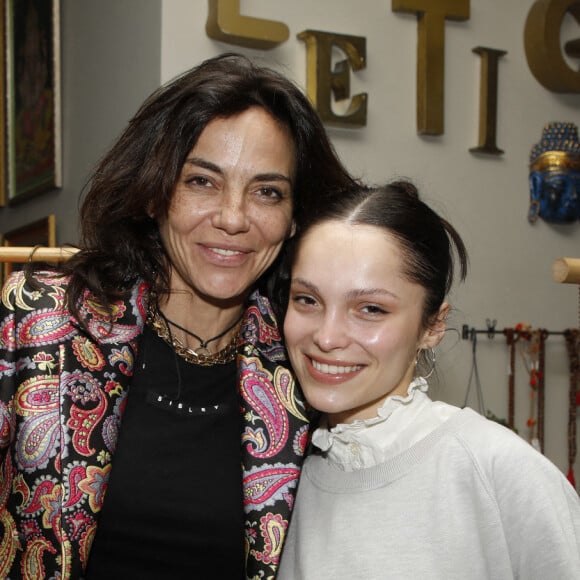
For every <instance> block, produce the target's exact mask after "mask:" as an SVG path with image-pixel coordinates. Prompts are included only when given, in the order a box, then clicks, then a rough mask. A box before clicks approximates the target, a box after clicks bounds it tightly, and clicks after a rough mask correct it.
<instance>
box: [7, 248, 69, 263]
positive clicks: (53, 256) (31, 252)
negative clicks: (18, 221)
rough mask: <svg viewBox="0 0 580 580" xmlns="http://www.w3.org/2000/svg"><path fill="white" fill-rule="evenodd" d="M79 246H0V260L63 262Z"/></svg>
mask: <svg viewBox="0 0 580 580" xmlns="http://www.w3.org/2000/svg"><path fill="white" fill-rule="evenodd" d="M78 251H79V248H73V247H72V246H71V247H62V248H59V247H55V248H48V247H44V246H0V262H64V261H65V260H68V259H69V258H71V257H72V256H74V255H75V254H76V253H77V252H78Z"/></svg>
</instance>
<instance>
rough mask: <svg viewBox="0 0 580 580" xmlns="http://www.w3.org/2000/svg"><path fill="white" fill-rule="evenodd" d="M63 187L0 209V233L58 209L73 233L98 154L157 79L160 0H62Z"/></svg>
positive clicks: (68, 236)
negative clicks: (80, 203) (84, 190)
mask: <svg viewBox="0 0 580 580" xmlns="http://www.w3.org/2000/svg"><path fill="white" fill-rule="evenodd" d="M61 54H62V57H61V62H62V64H61V77H62V143H63V187H62V189H60V190H57V191H53V192H47V193H43V194H40V195H39V196H37V197H35V198H32V199H29V200H27V201H25V202H22V203H21V204H19V205H15V206H13V207H12V206H7V207H4V208H0V232H2V233H4V232H7V231H10V230H12V229H15V228H17V227H20V226H22V225H25V224H28V223H30V222H33V221H35V220H37V219H41V218H43V217H45V216H47V215H48V214H51V213H54V214H55V215H56V230H57V243H58V244H62V243H74V242H76V241H77V239H78V226H77V224H78V222H77V209H78V198H79V194H80V192H81V189H82V186H83V184H84V182H85V181H86V178H87V176H88V174H89V172H90V170H91V168H92V167H93V166H94V164H95V163H96V161H97V160H98V159H99V158H100V156H101V155H102V154H103V153H104V152H105V151H106V149H107V148H108V146H109V145H110V144H111V142H112V141H113V140H114V139H115V137H116V136H117V135H118V134H119V133H120V132H121V130H122V129H123V127H124V126H125V125H126V123H127V121H128V120H129V118H130V117H131V116H132V114H133V113H134V112H135V111H136V109H137V107H138V106H139V105H140V104H141V102H142V101H143V100H144V99H145V97H146V96H147V95H148V94H149V93H151V91H152V90H154V89H155V88H156V87H157V86H159V84H160V75H161V64H160V63H161V0H98V1H95V0H61Z"/></svg>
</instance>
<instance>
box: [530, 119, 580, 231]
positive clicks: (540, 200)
mask: <svg viewBox="0 0 580 580" xmlns="http://www.w3.org/2000/svg"><path fill="white" fill-rule="evenodd" d="M579 196H580V143H578V128H577V127H576V125H575V124H574V123H562V122H553V123H548V124H547V125H546V126H545V127H544V129H543V132H542V139H541V140H540V142H539V143H536V144H535V145H534V146H533V147H532V149H531V151H530V209H529V212H528V220H529V221H530V222H531V223H534V222H535V221H537V219H538V218H542V219H543V220H544V221H546V222H549V223H554V224H566V223H572V222H574V221H576V220H577V219H580V197H579Z"/></svg>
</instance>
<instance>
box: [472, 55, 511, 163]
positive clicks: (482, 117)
mask: <svg viewBox="0 0 580 580" xmlns="http://www.w3.org/2000/svg"><path fill="white" fill-rule="evenodd" d="M473 52H475V54H479V55H480V56H481V80H480V86H479V143H478V145H477V147H472V148H471V149H470V151H471V152H472V153H489V154H491V155H501V154H502V153H503V150H502V149H499V148H498V146H497V144H496V130H497V63H498V60H499V59H500V57H502V56H503V55H504V54H507V53H506V51H505V50H495V49H493V48H485V47H483V46H476V47H475V48H474V49H473Z"/></svg>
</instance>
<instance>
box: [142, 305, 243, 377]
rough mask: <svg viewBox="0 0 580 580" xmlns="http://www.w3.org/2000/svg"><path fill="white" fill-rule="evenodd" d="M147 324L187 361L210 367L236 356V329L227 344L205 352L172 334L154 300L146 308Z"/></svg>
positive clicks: (226, 361) (230, 360) (224, 362)
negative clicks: (197, 350)
mask: <svg viewBox="0 0 580 580" xmlns="http://www.w3.org/2000/svg"><path fill="white" fill-rule="evenodd" d="M240 322H241V318H240V319H239V320H238V321H237V322H236V324H239V323H240ZM147 324H148V325H149V326H150V327H151V328H152V329H153V330H154V331H155V332H156V334H157V335H158V336H159V337H160V338H162V339H163V340H164V341H165V342H166V343H167V344H169V346H171V347H172V348H173V350H174V351H175V352H176V353H177V354H178V355H179V356H180V357H182V358H183V359H185V360H186V361H187V362H189V363H193V364H196V365H199V366H202V367H210V366H214V365H221V364H226V363H229V362H232V361H233V360H234V359H235V358H236V354H237V352H238V347H239V346H240V344H241V340H240V332H239V329H238V330H237V331H236V332H235V333H234V335H233V337H232V339H231V340H230V342H229V344H227V345H226V346H225V347H224V348H223V349H222V350H220V351H218V352H216V353H214V354H205V353H201V352H196V351H194V350H192V349H190V348H187V347H186V346H185V344H183V342H181V340H179V339H178V338H177V337H176V336H173V333H172V332H171V329H170V328H169V322H168V321H167V320H166V319H165V317H164V316H163V315H162V314H161V313H160V312H159V308H158V306H157V301H156V300H151V301H150V304H149V307H148V309H147ZM234 326H235V324H234ZM232 328H233V327H232ZM226 332H227V331H226Z"/></svg>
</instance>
